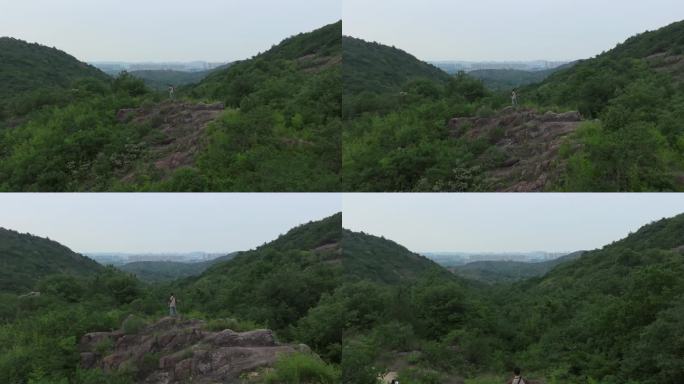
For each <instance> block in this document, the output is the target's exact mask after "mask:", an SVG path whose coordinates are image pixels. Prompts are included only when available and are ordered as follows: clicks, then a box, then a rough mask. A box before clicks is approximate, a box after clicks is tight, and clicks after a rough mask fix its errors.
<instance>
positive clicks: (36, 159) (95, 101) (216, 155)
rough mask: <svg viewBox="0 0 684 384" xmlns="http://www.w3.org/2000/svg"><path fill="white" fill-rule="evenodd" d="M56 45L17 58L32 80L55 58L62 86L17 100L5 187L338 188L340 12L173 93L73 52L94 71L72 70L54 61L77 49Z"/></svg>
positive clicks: (40, 87) (1, 148)
mask: <svg viewBox="0 0 684 384" xmlns="http://www.w3.org/2000/svg"><path fill="white" fill-rule="evenodd" d="M55 52H59V51H56V50H53V49H51V48H47V47H43V46H38V45H35V46H30V49H24V50H20V51H19V53H17V55H19V56H21V57H22V59H21V60H18V59H17V60H14V61H11V64H12V68H11V71H10V72H8V73H14V72H18V73H21V74H22V75H21V76H22V77H21V78H22V79H23V78H24V77H25V76H24V74H26V75H27V76H28V77H31V76H33V75H32V71H33V70H34V68H33V66H34V65H36V64H35V63H46V65H48V66H49V68H50V70H51V71H52V72H50V73H54V74H53V75H49V76H55V77H56V78H57V79H58V80H59V81H58V83H59V85H62V83H64V85H63V86H62V87H60V88H54V87H53V86H52V85H51V84H50V81H47V80H46V81H42V80H41V81H35V82H33V81H31V82H25V83H22V87H26V88H28V89H31V92H29V93H27V94H26V95H27V96H26V97H23V96H22V97H18V98H16V99H14V98H13V99H9V100H7V102H8V106H7V107H6V108H4V109H3V110H4V112H3V114H2V115H0V190H4V191H112V190H115V191H207V190H212V191H252V192H254V191H295V190H296V191H331V190H339V171H340V167H341V165H340V151H341V144H340V139H339V137H340V134H341V133H340V131H341V122H340V103H341V92H342V91H341V73H340V72H341V68H340V67H341V64H340V63H341V22H338V23H336V24H331V25H329V26H326V27H323V28H321V29H319V30H316V31H313V32H309V33H302V34H299V35H297V36H293V37H291V38H288V39H286V40H284V41H283V42H282V43H281V44H278V45H276V46H274V47H273V48H271V49H270V50H269V51H267V52H264V53H262V54H259V55H257V56H255V57H253V58H251V59H248V60H244V61H242V62H239V63H236V64H235V65H232V66H230V67H228V68H222V69H218V70H215V71H213V72H212V73H211V75H210V76H208V77H207V78H205V79H204V80H203V81H202V82H201V83H199V84H197V85H194V86H191V85H189V86H187V87H186V88H184V89H182V90H179V92H178V93H177V94H176V95H175V98H174V100H169V95H168V93H167V92H166V91H163V92H157V91H153V90H152V89H150V88H148V87H146V86H145V84H144V82H143V81H142V80H140V79H138V78H136V77H134V76H132V75H130V74H128V73H122V74H121V75H119V76H118V77H117V78H116V79H110V78H108V77H107V76H106V75H104V74H103V73H102V72H100V71H97V70H95V69H93V68H92V67H90V66H87V65H86V64H83V63H79V62H78V61H76V60H75V59H73V58H71V59H72V60H73V63H71V64H70V65H72V66H74V67H76V68H78V67H83V68H84V71H83V72H82V73H80V74H79V75H78V76H77V75H75V74H74V75H71V72H72V70H71V67H70V66H68V65H66V64H65V65H62V66H56V67H53V66H52V65H51V64H50V63H52V62H53V61H54V60H52V59H51V58H52V56H55V55H57V56H58V57H67V58H70V56H68V55H67V54H65V53H55ZM2 62H3V65H4V64H5V61H4V60H3V61H2ZM61 67H64V68H65V70H64V74H65V75H57V74H58V73H61V70H60V68H61ZM89 71H91V72H92V73H91V72H89ZM2 74H3V75H4V74H5V71H3V72H2ZM39 75H40V74H39V73H38V74H36V76H35V77H36V78H37V79H39V80H40V79H41V77H40V76H39ZM46 76H47V75H46ZM8 82H9V80H8ZM44 85H49V86H50V88H49V89H48V88H45V87H44Z"/></svg>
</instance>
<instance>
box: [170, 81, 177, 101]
mask: <svg viewBox="0 0 684 384" xmlns="http://www.w3.org/2000/svg"><path fill="white" fill-rule="evenodd" d="M175 97H176V87H174V86H173V85H169V99H171V100H173V99H174V98H175Z"/></svg>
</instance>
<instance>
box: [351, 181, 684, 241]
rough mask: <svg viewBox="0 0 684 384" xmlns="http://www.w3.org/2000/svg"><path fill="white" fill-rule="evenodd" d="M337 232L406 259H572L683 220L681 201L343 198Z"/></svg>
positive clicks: (550, 196)
mask: <svg viewBox="0 0 684 384" xmlns="http://www.w3.org/2000/svg"><path fill="white" fill-rule="evenodd" d="M343 200H344V201H343V204H342V205H343V212H344V215H343V226H344V228H347V229H349V230H352V231H363V232H366V233H369V234H371V235H375V236H383V237H385V238H387V239H389V240H392V241H395V242H397V243H399V244H401V245H403V246H405V247H407V248H408V249H410V250H411V251H413V252H418V253H425V252H469V253H483V252H485V253H490V252H500V253H507V252H535V251H547V252H574V251H579V250H591V249H595V248H600V247H602V246H604V245H607V244H609V243H611V242H613V241H616V240H619V239H621V238H624V237H625V236H627V235H628V234H629V233H630V232H634V231H636V230H638V229H639V228H641V227H642V226H644V225H646V224H648V223H650V222H652V221H654V220H658V219H661V218H664V217H672V216H675V215H677V214H680V213H684V194H677V193H654V194H627V193H618V194H590V195H586V194H572V193H571V194H567V193H532V194H516V193H498V194H497V193H475V194H461V193H458V194H432V193H421V194H411V196H403V195H402V194H362V195H360V194H344V195H343Z"/></svg>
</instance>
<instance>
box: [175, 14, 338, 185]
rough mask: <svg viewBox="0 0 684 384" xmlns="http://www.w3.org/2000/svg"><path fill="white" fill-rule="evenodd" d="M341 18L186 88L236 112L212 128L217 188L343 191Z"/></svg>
mask: <svg viewBox="0 0 684 384" xmlns="http://www.w3.org/2000/svg"><path fill="white" fill-rule="evenodd" d="M341 34H342V22H337V23H335V24H331V25H328V26H325V27H323V28H320V29H318V30H316V31H313V32H310V33H306V34H300V35H297V36H294V37H291V38H289V39H286V40H284V41H283V42H282V43H280V44H279V45H276V46H274V47H273V48H271V49H270V50H269V51H267V52H265V53H263V54H260V55H257V56H255V57H254V58H252V59H250V60H246V61H243V62H237V63H233V65H231V66H230V67H229V68H228V69H225V70H219V71H215V72H213V73H212V74H210V75H209V76H208V77H207V78H205V79H204V80H203V81H202V82H201V83H199V84H198V85H196V86H194V87H192V88H190V89H188V90H187V94H188V95H190V96H192V97H193V98H204V99H210V100H218V101H221V102H223V103H224V104H225V105H226V106H227V107H228V108H232V110H231V111H230V112H229V113H227V114H226V115H225V116H224V117H223V118H221V119H219V120H218V121H217V122H216V123H215V124H214V125H213V126H212V127H211V128H210V129H209V131H208V144H207V148H206V151H205V152H204V153H203V154H202V155H201V156H200V157H199V158H198V168H199V174H198V175H197V176H198V177H202V178H207V179H209V180H212V185H213V186H214V187H213V188H214V189H224V190H226V189H228V190H243V191H251V192H254V191H268V190H277V191H303V190H316V191H332V190H338V189H339V170H340V151H341V143H340V130H341V122H340V118H339V116H340V103H341V99H342V91H341V88H342V87H341V77H340V76H341V75H340V71H341V61H342V54H341V47H342V42H341Z"/></svg>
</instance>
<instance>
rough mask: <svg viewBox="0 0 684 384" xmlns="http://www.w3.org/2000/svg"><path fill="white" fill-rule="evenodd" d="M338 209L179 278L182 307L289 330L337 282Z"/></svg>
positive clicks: (340, 219)
mask: <svg viewBox="0 0 684 384" xmlns="http://www.w3.org/2000/svg"><path fill="white" fill-rule="evenodd" d="M341 225H342V214H341V213H338V214H336V215H334V216H331V217H328V218H325V219H323V220H320V221H315V222H311V223H308V224H304V225H301V226H298V227H296V228H293V229H291V230H290V231H289V232H287V233H286V234H284V235H282V236H280V237H279V238H278V239H276V240H274V241H273V242H270V243H267V244H264V245H262V246H260V247H258V248H256V249H254V250H251V251H247V252H241V253H240V254H238V255H237V256H235V257H234V258H233V259H232V260H230V261H227V262H221V263H216V264H214V265H213V266H211V267H210V268H209V269H207V270H206V271H205V272H204V273H203V274H201V275H200V276H197V277H191V278H189V279H187V280H185V281H183V282H179V283H178V284H177V285H178V287H177V288H178V289H177V291H179V292H181V293H179V300H181V301H182V302H183V303H187V304H183V305H185V306H186V307H189V308H194V307H195V306H197V310H200V311H209V312H213V313H217V314H223V315H224V316H229V315H230V316H238V317H240V318H242V319H248V320H252V321H256V322H258V323H261V324H265V325H267V326H268V327H270V328H272V329H275V330H277V331H279V332H281V334H282V335H284V336H286V335H291V334H292V329H290V328H288V327H289V326H291V325H294V324H295V323H296V322H297V321H298V320H299V319H300V318H301V317H303V316H304V315H305V314H306V313H307V312H308V311H309V309H311V308H312V307H314V306H316V304H317V303H318V301H319V299H320V298H321V296H322V295H324V294H326V293H330V292H332V290H333V289H335V288H336V287H337V286H338V285H339V284H340V282H341V275H342V268H341V256H340V240H341V236H342V233H341V231H342V229H341V228H342V227H341Z"/></svg>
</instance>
